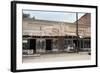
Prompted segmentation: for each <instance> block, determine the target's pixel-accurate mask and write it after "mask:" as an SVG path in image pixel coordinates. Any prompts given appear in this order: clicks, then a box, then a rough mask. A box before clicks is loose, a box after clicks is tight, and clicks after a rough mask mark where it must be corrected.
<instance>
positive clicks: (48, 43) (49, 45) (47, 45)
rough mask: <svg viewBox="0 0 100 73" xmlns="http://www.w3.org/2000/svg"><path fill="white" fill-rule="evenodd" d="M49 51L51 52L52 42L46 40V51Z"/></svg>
mask: <svg viewBox="0 0 100 73" xmlns="http://www.w3.org/2000/svg"><path fill="white" fill-rule="evenodd" d="M51 50H52V40H51V39H46V51H51Z"/></svg>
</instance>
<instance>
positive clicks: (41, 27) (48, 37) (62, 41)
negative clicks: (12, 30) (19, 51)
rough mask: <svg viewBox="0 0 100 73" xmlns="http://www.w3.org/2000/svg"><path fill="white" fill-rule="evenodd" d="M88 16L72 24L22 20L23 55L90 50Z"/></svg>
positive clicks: (87, 14)
mask: <svg viewBox="0 0 100 73" xmlns="http://www.w3.org/2000/svg"><path fill="white" fill-rule="evenodd" d="M90 16H91V15H90V14H89V13H86V14H85V15H84V16H82V17H81V18H80V19H79V20H77V21H76V22H74V23H67V22H58V21H47V20H37V19H30V18H24V19H23V24H22V34H23V35H22V37H23V41H22V43H23V54H36V53H53V52H57V53H58V52H79V51H87V50H88V49H90V48H91V27H90V25H91V23H90ZM77 23H78V24H77ZM76 26H78V27H76ZM76 30H77V31H76ZM76 33H78V35H77V34H76ZM27 50H29V51H27ZM28 52H29V53H28Z"/></svg>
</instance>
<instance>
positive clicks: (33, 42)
mask: <svg viewBox="0 0 100 73" xmlns="http://www.w3.org/2000/svg"><path fill="white" fill-rule="evenodd" d="M29 47H30V49H31V50H32V49H33V53H36V39H29Z"/></svg>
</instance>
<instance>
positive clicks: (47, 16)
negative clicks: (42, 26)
mask: <svg viewBox="0 0 100 73" xmlns="http://www.w3.org/2000/svg"><path fill="white" fill-rule="evenodd" d="M23 13H25V14H30V17H31V18H32V17H35V19H39V20H49V21H61V22H70V23H73V22H75V21H76V13H72V12H54V11H34V10H23ZM84 14H85V13H78V19H79V18H80V17H82V16H83V15H84Z"/></svg>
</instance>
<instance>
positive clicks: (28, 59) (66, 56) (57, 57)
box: [23, 52, 91, 63]
mask: <svg viewBox="0 0 100 73" xmlns="http://www.w3.org/2000/svg"><path fill="white" fill-rule="evenodd" d="M90 59H91V55H88V53H87V52H79V53H59V54H43V55H39V54H38V55H29V56H23V63H32V62H52V61H53V62H54V61H74V60H90Z"/></svg>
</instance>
